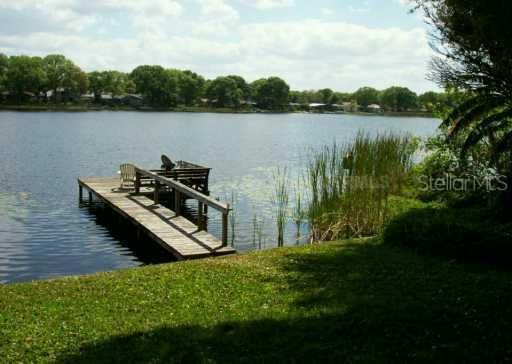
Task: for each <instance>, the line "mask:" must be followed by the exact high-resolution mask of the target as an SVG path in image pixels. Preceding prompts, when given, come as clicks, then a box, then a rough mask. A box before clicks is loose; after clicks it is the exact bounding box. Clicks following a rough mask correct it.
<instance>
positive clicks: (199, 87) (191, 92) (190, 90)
mask: <svg viewBox="0 0 512 364" xmlns="http://www.w3.org/2000/svg"><path fill="white" fill-rule="evenodd" d="M176 76H177V77H178V88H179V94H180V102H182V103H183V104H185V105H187V106H190V105H194V103H195V102H196V101H197V99H198V98H199V97H201V95H202V94H203V92H204V85H205V80H204V78H203V77H202V76H200V75H198V74H197V73H194V72H192V71H189V70H186V71H178V70H176Z"/></svg>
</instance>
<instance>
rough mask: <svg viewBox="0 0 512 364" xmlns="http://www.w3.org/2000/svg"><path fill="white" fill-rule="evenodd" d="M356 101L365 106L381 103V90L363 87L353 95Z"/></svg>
mask: <svg viewBox="0 0 512 364" xmlns="http://www.w3.org/2000/svg"><path fill="white" fill-rule="evenodd" d="M353 97H354V99H355V100H356V102H357V103H358V104H359V105H361V106H362V107H364V108H367V107H368V105H371V104H378V103H379V91H378V90H376V89H374V88H373V87H361V88H360V89H358V90H357V91H356V92H354V95H353Z"/></svg>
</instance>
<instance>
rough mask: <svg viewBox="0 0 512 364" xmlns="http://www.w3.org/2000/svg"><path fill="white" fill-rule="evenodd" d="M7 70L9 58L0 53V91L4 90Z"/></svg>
mask: <svg viewBox="0 0 512 364" xmlns="http://www.w3.org/2000/svg"><path fill="white" fill-rule="evenodd" d="M8 68H9V57H7V56H6V55H5V54H3V53H0V91H3V90H4V89H5V78H6V76H7V70H8Z"/></svg>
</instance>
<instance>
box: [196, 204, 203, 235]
mask: <svg viewBox="0 0 512 364" xmlns="http://www.w3.org/2000/svg"><path fill="white" fill-rule="evenodd" d="M203 209H204V206H203V203H202V202H201V201H197V227H198V228H199V230H205V228H204V216H203Z"/></svg>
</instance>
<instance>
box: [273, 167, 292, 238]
mask: <svg viewBox="0 0 512 364" xmlns="http://www.w3.org/2000/svg"><path fill="white" fill-rule="evenodd" d="M273 177H274V192H273V194H272V201H271V202H272V205H273V206H274V209H275V210H274V213H275V217H276V226H277V246H279V247H281V246H283V245H284V233H285V230H286V222H287V219H288V203H289V191H288V188H289V183H288V182H289V181H288V170H287V169H286V167H285V168H277V170H276V171H275V172H274V176H273Z"/></svg>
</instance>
